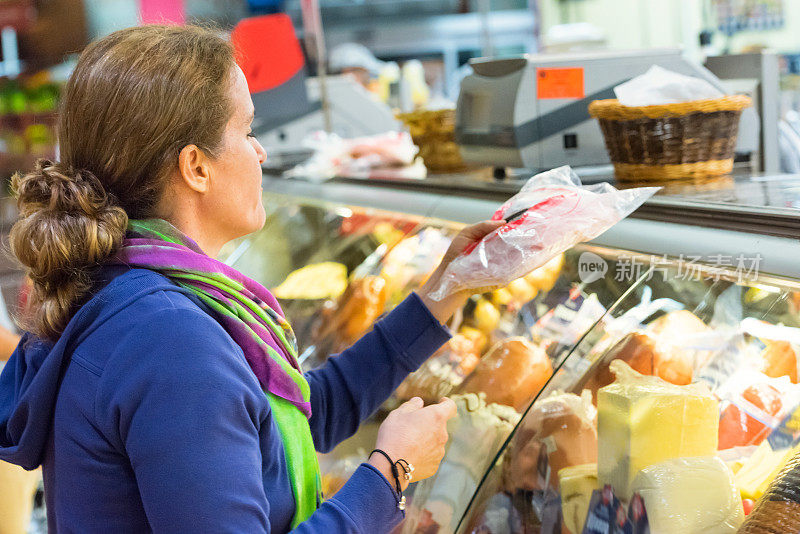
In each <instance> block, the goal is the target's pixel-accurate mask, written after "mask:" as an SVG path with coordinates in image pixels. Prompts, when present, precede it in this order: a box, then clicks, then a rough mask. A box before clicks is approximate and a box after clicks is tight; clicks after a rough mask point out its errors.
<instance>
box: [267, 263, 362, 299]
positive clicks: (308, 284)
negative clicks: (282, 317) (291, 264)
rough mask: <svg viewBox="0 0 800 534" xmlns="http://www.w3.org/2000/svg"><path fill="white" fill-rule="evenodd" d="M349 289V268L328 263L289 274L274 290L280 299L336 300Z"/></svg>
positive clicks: (315, 264)
mask: <svg viewBox="0 0 800 534" xmlns="http://www.w3.org/2000/svg"><path fill="white" fill-rule="evenodd" d="M345 289H347V267H345V266H344V265H342V264H341V263H336V262H333V261H326V262H322V263H313V264H311V265H306V266H305V267H302V268H300V269H297V270H296V271H292V272H291V273H289V276H287V277H286V280H284V281H283V283H281V285H279V286H278V287H276V288H275V289H273V290H272V292H273V293H274V294H275V296H276V297H278V298H279V299H308V300H313V299H335V298H338V297H339V296H340V295H341V294H342V293H344V291H345Z"/></svg>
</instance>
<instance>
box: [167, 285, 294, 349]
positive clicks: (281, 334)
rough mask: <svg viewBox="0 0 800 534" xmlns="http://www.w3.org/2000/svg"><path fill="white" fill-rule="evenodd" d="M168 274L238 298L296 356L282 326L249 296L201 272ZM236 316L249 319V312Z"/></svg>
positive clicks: (292, 344)
mask: <svg viewBox="0 0 800 534" xmlns="http://www.w3.org/2000/svg"><path fill="white" fill-rule="evenodd" d="M170 276H172V277H174V278H182V279H187V280H197V281H200V282H205V283H206V284H208V285H210V286H214V287H216V288H217V289H219V290H220V291H222V292H223V293H225V294H226V295H228V296H229V297H230V298H231V299H236V300H238V301H239V302H240V303H241V304H243V305H245V306H247V308H248V309H250V310H251V311H252V312H253V313H255V314H256V315H257V316H258V317H259V318H261V319H262V320H264V321H265V322H266V323H267V325H268V327H269V329H270V330H271V331H272V333H274V334H275V335H276V336H278V338H279V339H280V340H281V343H282V344H283V345H284V346H286V348H287V349H290V351H289V352H290V354H291V355H292V357H293V358H297V351H296V350H295V349H294V343H290V342H289V341H288V340H287V339H286V333H285V331H284V329H283V327H282V326H281V325H279V324H276V323H275V321H274V320H273V319H272V317H270V316H269V314H268V313H267V312H266V311H265V310H264V309H263V308H261V307H260V306H259V305H258V304H256V303H255V302H253V300H252V299H249V298H246V297H244V296H242V295H241V293H239V292H236V293H232V292H231V291H230V289H229V288H228V287H226V286H225V284H224V283H220V282H217V281H216V280H214V279H213V278H211V277H208V276H203V275H201V274H191V275H190V274H185V273H181V272H178V273H170ZM238 316H239V318H241V319H243V320H245V321H247V320H251V319H250V317H249V316H250V314H246V313H245V314H242V313H239V314H238ZM281 360H283V358H281Z"/></svg>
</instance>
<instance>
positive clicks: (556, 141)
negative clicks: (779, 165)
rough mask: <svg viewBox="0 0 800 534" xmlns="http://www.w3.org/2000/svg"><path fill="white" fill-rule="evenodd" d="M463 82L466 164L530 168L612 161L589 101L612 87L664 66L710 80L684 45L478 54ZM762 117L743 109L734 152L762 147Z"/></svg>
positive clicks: (460, 133) (459, 133)
mask: <svg viewBox="0 0 800 534" xmlns="http://www.w3.org/2000/svg"><path fill="white" fill-rule="evenodd" d="M470 65H471V66H472V70H473V74H471V75H469V76H467V77H466V78H465V79H464V80H463V82H462V84H461V93H460V94H459V98H458V108H457V112H456V142H457V143H458V144H459V145H460V146H461V154H462V156H463V158H464V160H465V161H466V162H467V163H471V164H476V165H493V166H495V167H512V168H526V169H533V170H537V169H549V168H553V167H558V166H560V165H571V166H572V167H585V166H595V165H603V164H608V163H609V158H608V155H607V153H606V148H605V143H604V141H603V136H602V133H601V131H600V127H599V125H598V124H597V121H595V120H594V119H592V118H591V117H590V116H589V112H588V106H589V103H590V102H591V101H592V100H597V99H604V98H614V87H615V86H616V85H619V84H620V83H623V82H625V81H627V80H629V79H631V78H633V77H634V76H638V75H640V74H643V73H644V72H645V71H647V69H649V68H650V67H651V66H653V65H659V66H661V67H663V68H665V69H669V70H672V71H675V72H678V73H680V74H685V75H689V76H696V77H699V78H703V79H705V80H708V81H709V82H710V83H712V84H713V85H715V86H717V87H719V88H720V89H721V90H724V89H723V87H722V85H721V83H720V81H719V80H718V79H717V78H716V77H715V76H714V75H713V74H712V73H711V72H710V71H708V70H706V69H705V68H704V67H702V66H700V65H698V64H695V63H692V62H690V61H689V60H687V59H686V58H684V57H683V55H682V53H681V51H680V50H677V49H676V50H672V49H663V50H646V51H644V50H643V51H630V52H618V51H614V52H596V53H581V54H563V55H562V54H559V55H525V56H518V57H513V58H508V59H476V60H473V61H471V62H470ZM759 128H760V127H759V117H758V114H757V113H756V112H755V111H754V110H753V109H747V110H745V112H744V113H743V114H742V119H741V123H740V134H739V143H738V146H737V152H740V153H746V154H755V153H757V152H758V149H759Z"/></svg>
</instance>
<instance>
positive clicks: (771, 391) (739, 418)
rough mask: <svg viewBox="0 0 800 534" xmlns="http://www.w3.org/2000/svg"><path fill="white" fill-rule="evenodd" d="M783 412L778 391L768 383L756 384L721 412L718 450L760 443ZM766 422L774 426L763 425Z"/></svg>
mask: <svg viewBox="0 0 800 534" xmlns="http://www.w3.org/2000/svg"><path fill="white" fill-rule="evenodd" d="M782 412H783V402H782V400H781V392H780V391H779V390H778V389H776V388H775V387H774V386H773V385H771V384H770V383H769V382H767V381H761V382H755V383H754V384H753V385H751V386H749V387H747V388H746V389H745V390H744V391H743V392H741V394H740V395H738V396H737V397H736V398H735V399H734V401H733V402H730V403H729V404H728V405H727V406H726V407H725V408H724V409H723V410H722V414H721V415H720V418H719V448H720V450H723V449H730V448H732V447H744V446H748V445H758V444H760V443H761V442H762V441H764V439H765V438H766V437H767V436H768V435H769V433H770V431H771V430H772V429H773V428H774V427H775V426H777V423H778V422H779V421H780V419H778V418H779V417H780V415H781V413H782ZM769 420H775V424H773V425H767V424H765V422H766V421H769Z"/></svg>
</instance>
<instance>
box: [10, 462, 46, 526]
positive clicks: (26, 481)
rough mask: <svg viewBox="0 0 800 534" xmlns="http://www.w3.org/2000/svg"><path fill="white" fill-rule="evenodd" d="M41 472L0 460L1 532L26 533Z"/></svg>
mask: <svg viewBox="0 0 800 534" xmlns="http://www.w3.org/2000/svg"><path fill="white" fill-rule="evenodd" d="M40 478H41V473H40V472H39V471H26V470H24V469H23V468H21V467H19V466H18V465H13V464H10V463H7V462H2V461H0V532H2V533H3V534H25V533H26V532H28V523H29V522H30V520H31V511H32V510H33V496H34V494H35V493H36V488H37V487H38V485H39V479H40Z"/></svg>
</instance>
